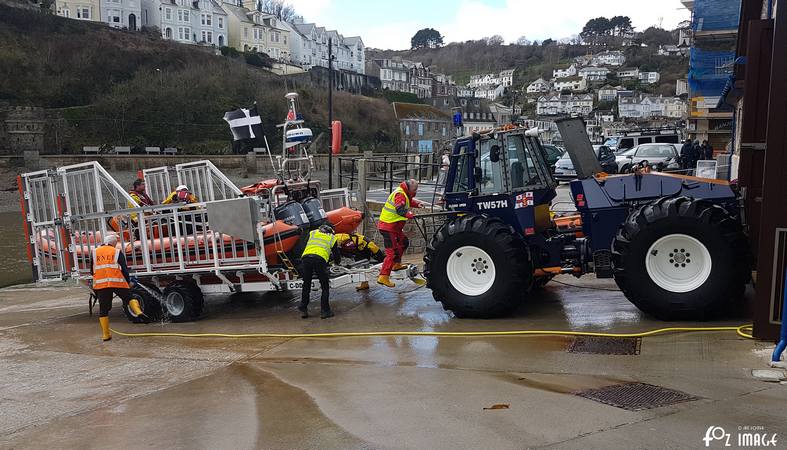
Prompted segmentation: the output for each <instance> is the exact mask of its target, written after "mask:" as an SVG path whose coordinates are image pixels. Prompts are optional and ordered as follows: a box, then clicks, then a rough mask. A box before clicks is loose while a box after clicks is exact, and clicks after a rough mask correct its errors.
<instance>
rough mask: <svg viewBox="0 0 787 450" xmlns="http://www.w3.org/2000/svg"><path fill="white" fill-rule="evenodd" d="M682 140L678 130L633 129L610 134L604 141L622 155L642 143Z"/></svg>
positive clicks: (671, 142) (676, 142)
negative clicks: (614, 134) (615, 134)
mask: <svg viewBox="0 0 787 450" xmlns="http://www.w3.org/2000/svg"><path fill="white" fill-rule="evenodd" d="M680 142H681V138H680V135H679V134H678V131H677V130H670V129H653V130H632V131H628V132H625V133H623V134H622V135H620V136H610V137H608V138H607V139H606V140H605V141H604V145H606V146H607V147H609V148H611V149H612V151H614V152H615V153H616V154H618V155H620V154H621V153H623V152H625V151H626V150H629V149H632V148H634V147H636V146H638V145H642V144H680Z"/></svg>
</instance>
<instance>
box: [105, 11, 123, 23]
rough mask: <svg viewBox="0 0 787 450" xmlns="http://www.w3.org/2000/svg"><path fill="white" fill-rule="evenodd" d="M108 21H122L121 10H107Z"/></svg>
mask: <svg viewBox="0 0 787 450" xmlns="http://www.w3.org/2000/svg"><path fill="white" fill-rule="evenodd" d="M107 22H109V23H122V22H121V20H120V11H118V10H117V9H108V10H107Z"/></svg>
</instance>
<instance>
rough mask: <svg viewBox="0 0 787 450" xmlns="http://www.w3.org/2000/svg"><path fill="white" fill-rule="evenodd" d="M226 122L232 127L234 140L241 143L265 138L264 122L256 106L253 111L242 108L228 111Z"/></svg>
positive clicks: (225, 114)
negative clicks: (245, 140)
mask: <svg viewBox="0 0 787 450" xmlns="http://www.w3.org/2000/svg"><path fill="white" fill-rule="evenodd" d="M224 120H225V121H226V122H227V123H228V124H229V125H230V130H231V131H232V139H233V140H236V141H241V140H244V139H256V138H261V137H262V136H263V132H262V120H260V114H259V113H258V112H257V105H256V104H255V105H254V106H252V107H251V109H246V108H240V109H236V110H234V111H227V112H226V113H224Z"/></svg>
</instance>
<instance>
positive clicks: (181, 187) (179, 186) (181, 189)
mask: <svg viewBox="0 0 787 450" xmlns="http://www.w3.org/2000/svg"><path fill="white" fill-rule="evenodd" d="M175 190H176V191H188V190H189V187H188V186H186V185H185V184H179V185H178V187H176V188H175Z"/></svg>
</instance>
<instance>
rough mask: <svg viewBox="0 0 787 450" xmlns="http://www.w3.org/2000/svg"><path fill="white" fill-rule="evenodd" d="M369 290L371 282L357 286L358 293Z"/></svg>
mask: <svg viewBox="0 0 787 450" xmlns="http://www.w3.org/2000/svg"><path fill="white" fill-rule="evenodd" d="M367 289H369V282H368V281H361V284H359V285H358V286H355V290H356V291H365V290H367Z"/></svg>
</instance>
